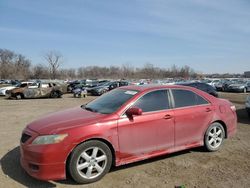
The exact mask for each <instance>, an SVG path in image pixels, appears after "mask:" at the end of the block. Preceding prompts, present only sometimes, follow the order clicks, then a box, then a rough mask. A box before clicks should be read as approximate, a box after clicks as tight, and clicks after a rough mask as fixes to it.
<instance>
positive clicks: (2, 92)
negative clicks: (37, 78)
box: [0, 82, 33, 96]
mask: <svg viewBox="0 0 250 188" xmlns="http://www.w3.org/2000/svg"><path fill="white" fill-rule="evenodd" d="M32 83H33V82H21V83H18V84H16V85H11V86H6V87H2V88H0V95H2V96H5V95H6V91H7V90H12V89H15V88H25V87H27V86H29V85H31V84H32Z"/></svg>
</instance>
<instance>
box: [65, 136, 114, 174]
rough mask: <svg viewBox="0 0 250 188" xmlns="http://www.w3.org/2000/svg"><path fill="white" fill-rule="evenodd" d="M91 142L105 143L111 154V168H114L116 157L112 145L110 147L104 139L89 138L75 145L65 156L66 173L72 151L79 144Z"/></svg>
mask: <svg viewBox="0 0 250 188" xmlns="http://www.w3.org/2000/svg"><path fill="white" fill-rule="evenodd" d="M91 140H97V141H100V142H103V143H105V144H106V145H107V146H108V147H109V149H110V151H111V154H112V166H115V160H116V156H115V149H114V147H113V145H112V144H111V143H110V142H109V141H108V140H106V139H104V138H89V139H86V140H84V141H82V142H80V143H78V144H77V145H75V146H74V147H73V148H72V150H71V151H70V153H69V154H68V156H67V158H66V163H65V170H66V173H67V172H68V165H69V159H70V157H71V155H72V152H73V151H74V149H75V148H76V147H77V146H79V145H80V144H82V143H84V142H87V141H91Z"/></svg>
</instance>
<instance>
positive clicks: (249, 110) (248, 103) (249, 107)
mask: <svg viewBox="0 0 250 188" xmlns="http://www.w3.org/2000/svg"><path fill="white" fill-rule="evenodd" d="M246 110H247V113H248V116H249V117H250V96H247V100H246Z"/></svg>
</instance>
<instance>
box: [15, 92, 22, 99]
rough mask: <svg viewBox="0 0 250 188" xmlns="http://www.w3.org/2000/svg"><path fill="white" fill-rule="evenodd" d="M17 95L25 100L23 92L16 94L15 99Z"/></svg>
mask: <svg viewBox="0 0 250 188" xmlns="http://www.w3.org/2000/svg"><path fill="white" fill-rule="evenodd" d="M17 95H20V96H21V98H22V99H23V98H24V94H23V93H22V92H16V93H15V97H16V96H17Z"/></svg>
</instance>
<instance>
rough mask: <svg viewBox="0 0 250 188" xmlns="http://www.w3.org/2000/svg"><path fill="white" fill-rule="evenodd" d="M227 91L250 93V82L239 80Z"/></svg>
mask: <svg viewBox="0 0 250 188" xmlns="http://www.w3.org/2000/svg"><path fill="white" fill-rule="evenodd" d="M227 91H231V92H243V93H246V92H249V91H250V81H245V80H239V81H236V82H234V83H232V84H230V85H229V86H228V87H227Z"/></svg>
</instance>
